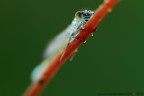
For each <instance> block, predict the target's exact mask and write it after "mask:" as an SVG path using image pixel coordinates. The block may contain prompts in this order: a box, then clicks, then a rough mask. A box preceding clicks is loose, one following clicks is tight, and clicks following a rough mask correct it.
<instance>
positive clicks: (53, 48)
mask: <svg viewBox="0 0 144 96" xmlns="http://www.w3.org/2000/svg"><path fill="white" fill-rule="evenodd" d="M93 14H94V12H93V11H91V10H84V11H77V12H76V13H75V17H74V19H73V21H72V23H71V24H70V25H69V26H68V27H67V28H66V29H65V30H64V31H63V32H62V33H60V34H59V35H57V36H56V37H55V38H54V39H53V40H52V41H51V42H50V44H49V45H48V47H47V48H46V51H45V52H44V61H43V62H42V63H41V64H40V65H38V66H37V67H36V68H35V69H34V70H33V72H32V75H31V78H32V80H33V81H39V80H40V77H41V75H42V73H43V72H44V70H47V69H46V68H47V66H49V63H50V62H51V61H52V60H53V59H54V57H55V56H56V55H57V54H58V53H59V52H60V51H62V50H65V49H66V48H67V46H68V44H69V43H70V42H71V41H73V40H74V39H76V36H77V35H78V34H79V33H80V30H81V29H84V26H85V24H86V22H87V21H88V20H89V18H90V17H91V16H92V15H93ZM64 54H65V51H64V53H63V55H64ZM63 55H62V57H61V59H62V58H63Z"/></svg>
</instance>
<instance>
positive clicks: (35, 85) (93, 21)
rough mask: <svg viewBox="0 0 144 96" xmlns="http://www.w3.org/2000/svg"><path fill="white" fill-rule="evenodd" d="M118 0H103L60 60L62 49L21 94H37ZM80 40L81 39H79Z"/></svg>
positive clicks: (30, 95) (35, 95)
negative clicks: (38, 77) (38, 78)
mask: <svg viewBox="0 0 144 96" xmlns="http://www.w3.org/2000/svg"><path fill="white" fill-rule="evenodd" d="M118 1H119V0H104V3H103V4H102V5H101V6H100V7H99V8H98V9H97V10H96V11H95V13H94V15H93V16H92V17H91V18H90V20H89V21H88V22H87V23H86V25H85V28H84V30H81V31H80V34H79V35H78V36H77V39H75V40H73V41H72V42H71V43H70V44H69V46H68V47H67V49H66V52H65V54H64V56H63V58H62V60H61V61H60V58H61V56H62V53H63V51H61V52H60V53H59V54H58V55H57V56H56V57H55V58H54V60H53V61H52V62H51V63H50V64H49V66H47V68H46V69H47V70H45V71H44V72H43V75H42V76H41V79H40V80H39V81H38V82H32V84H31V85H30V86H29V88H28V89H27V90H26V92H25V93H24V95H23V96H38V95H39V93H40V92H41V91H42V89H43V88H44V86H45V85H46V84H47V82H49V81H50V79H51V78H52V76H54V74H55V73H56V71H57V70H58V69H59V68H60V66H61V65H62V64H63V63H64V62H65V61H66V60H67V59H68V58H69V57H70V56H71V54H72V53H73V52H74V51H75V50H76V49H77V48H78V47H79V46H80V44H81V43H82V41H85V40H86V38H88V36H89V35H90V34H91V33H92V32H93V29H94V28H95V26H96V25H97V24H98V23H99V22H100V21H101V19H102V18H103V17H104V16H105V15H106V14H107V13H108V12H109V10H111V9H112V8H113V7H114V5H116V4H117V3H118ZM81 40H82V41H81Z"/></svg>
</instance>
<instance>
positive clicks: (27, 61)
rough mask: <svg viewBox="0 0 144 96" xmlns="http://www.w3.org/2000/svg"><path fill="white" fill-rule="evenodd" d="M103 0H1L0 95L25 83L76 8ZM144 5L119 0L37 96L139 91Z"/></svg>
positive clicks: (11, 94)
mask: <svg viewBox="0 0 144 96" xmlns="http://www.w3.org/2000/svg"><path fill="white" fill-rule="evenodd" d="M102 1H103V0H83V1H80V0H79V1H78V0H71V1H70V0H57V1H55V0H2V1H0V76H1V77H0V96H21V94H22V93H23V92H24V91H25V89H26V88H27V86H28V85H29V84H30V74H31V71H32V70H33V68H34V67H35V66H36V65H37V64H39V63H40V62H41V61H42V54H43V50H44V49H45V46H46V45H47V42H48V41H49V40H51V39H52V38H53V37H54V36H55V35H57V34H58V33H59V32H61V31H62V30H63V29H65V28H66V27H67V26H68V24H70V23H71V21H72V19H73V16H74V13H75V12H76V11H77V10H81V9H85V8H86V9H92V10H94V9H96V8H97V7H98V6H99V4H101V3H102ZM143 4H144V1H142V0H137V1H136V0H122V2H120V3H119V5H118V6H116V7H115V8H114V9H113V11H112V13H110V14H108V15H107V16H106V17H105V18H104V19H103V20H102V22H101V23H100V24H99V25H98V31H97V32H96V33H95V34H94V37H90V38H89V39H88V40H87V43H86V44H82V46H81V47H80V48H79V51H78V53H77V54H76V56H75V57H74V60H73V61H72V62H70V61H67V62H66V63H65V64H64V65H63V66H62V67H61V68H60V70H59V71H58V73H57V74H56V76H55V77H54V78H53V79H52V81H51V83H50V84H49V86H47V87H46V88H45V90H44V91H43V92H42V94H41V96H100V95H99V93H117V92H118V93H133V92H143V91H144V75H143V74H144V23H143V22H144V11H142V10H143V9H144V5H143ZM101 96H102V95H101ZM118 96H119V95H118ZM129 96H130V95H129ZM138 96H139V95H138Z"/></svg>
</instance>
